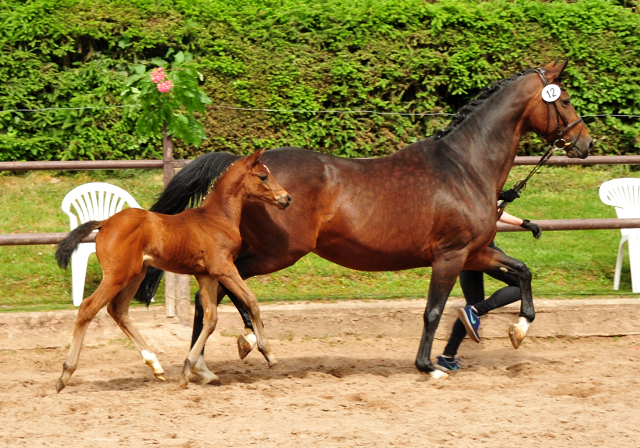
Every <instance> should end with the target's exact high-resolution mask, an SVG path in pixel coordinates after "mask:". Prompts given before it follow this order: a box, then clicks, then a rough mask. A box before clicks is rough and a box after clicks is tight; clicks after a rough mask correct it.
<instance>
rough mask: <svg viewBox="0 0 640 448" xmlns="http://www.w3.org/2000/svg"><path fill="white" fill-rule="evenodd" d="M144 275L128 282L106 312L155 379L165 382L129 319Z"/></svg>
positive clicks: (158, 364) (153, 356)
mask: <svg viewBox="0 0 640 448" xmlns="http://www.w3.org/2000/svg"><path fill="white" fill-rule="evenodd" d="M144 275H145V273H144V272H143V273H141V274H140V275H138V276H137V277H136V278H134V279H133V280H132V281H131V282H129V284H128V285H127V286H126V287H125V288H124V289H123V290H122V291H120V292H119V293H118V295H117V296H116V297H115V298H114V299H113V300H112V301H111V303H109V306H108V307H107V311H108V312H109V315H110V316H111V317H112V318H113V320H114V321H115V322H116V323H117V324H118V326H119V327H120V329H121V330H122V331H123V332H124V334H126V335H127V337H128V338H129V340H131V342H132V343H133V345H134V346H135V347H136V348H137V349H138V351H139V352H140V355H141V356H142V359H143V360H144V362H145V364H147V365H148V366H149V367H151V368H152V369H153V374H154V375H155V377H156V378H158V379H159V380H162V381H166V380H165V377H164V370H163V369H162V366H161V365H160V363H159V362H158V358H157V357H156V355H155V354H154V353H153V352H152V351H151V349H150V348H149V346H148V345H147V343H146V342H145V341H144V339H142V336H140V333H138V330H137V329H136V327H134V325H133V322H131V318H130V317H129V305H130V304H131V299H133V296H134V295H135V293H136V291H137V290H138V287H139V286H140V283H141V282H142V280H143V279H144Z"/></svg>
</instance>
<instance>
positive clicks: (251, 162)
mask: <svg viewBox="0 0 640 448" xmlns="http://www.w3.org/2000/svg"><path fill="white" fill-rule="evenodd" d="M264 150H265V148H262V149H258V150H257V151H256V152H254V153H253V154H251V155H250V156H247V158H246V159H245V163H246V164H247V166H250V167H251V166H255V165H257V164H258V162H259V161H260V156H262V153H263V152H264Z"/></svg>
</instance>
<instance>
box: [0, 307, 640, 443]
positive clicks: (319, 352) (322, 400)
mask: <svg viewBox="0 0 640 448" xmlns="http://www.w3.org/2000/svg"><path fill="white" fill-rule="evenodd" d="M144 313H151V311H149V310H140V311H139V312H138V314H140V315H142V314H144ZM67 314H69V316H71V317H73V315H74V314H75V313H67ZM156 314H157V313H156ZM264 314H265V315H266V314H268V313H264ZM298 314H299V313H298ZM56 316H59V314H56ZM69 316H67V317H69ZM36 317H37V319H36V318H35V317H31V318H30V320H29V322H30V323H31V326H32V328H31V329H30V330H29V329H27V328H26V327H24V325H22V324H20V323H19V322H18V323H16V324H15V327H16V328H13V329H12V328H10V326H9V325H8V324H7V323H6V321H5V322H4V324H2V322H0V330H3V331H4V333H2V332H0V336H2V335H4V336H2V337H0V342H2V344H0V347H2V349H0V428H2V430H1V431H0V446H3V447H4V446H7V447H23V446H24V447H27V446H28V447H41V446H51V447H63V446H64V447H138V446H140V447H146V446H158V447H184V448H187V447H205V446H213V447H244V446H250V445H256V446H265V447H271V446H274V447H275V446H277V447H314V448H315V447H355V446H364V447H388V446H402V447H438V446H443V447H475V446H486V447H492V448H498V447H509V448H512V447H513V446H517V447H556V448H565V447H598V446H603V447H614V446H615V447H638V446H640V405H639V404H638V403H640V373H639V372H638V369H639V367H640V336H638V335H630V336H616V337H579V338H573V337H553V338H550V337H534V338H530V339H528V340H527V341H526V342H525V343H524V345H523V347H521V348H520V349H519V350H517V351H515V350H514V349H513V348H511V345H510V344H509V341H508V339H507V338H495V339H488V340H486V341H483V342H482V343H481V344H474V343H473V342H470V341H465V342H464V343H463V345H462V348H461V351H460V356H461V357H462V359H463V361H464V370H462V371H459V372H458V373H456V374H455V375H452V376H451V377H449V378H448V379H444V380H437V381H436V380H432V379H429V378H428V377H427V376H426V375H423V374H421V373H419V372H418V371H417V370H416V369H415V368H414V365H413V362H414V358H415V354H416V351H417V349H418V343H419V340H418V338H419V333H417V334H415V335H413V336H412V337H391V336H386V335H385V334H384V333H380V334H378V335H377V336H371V335H368V334H367V333H366V332H360V334H353V335H349V334H344V333H339V332H338V331H336V332H335V333H336V334H339V335H338V336H332V335H330V334H327V335H325V336H322V337H302V336H298V335H295V334H292V333H290V334H289V336H287V337H282V336H280V337H279V338H273V337H272V338H270V340H271V343H272V347H273V349H274V351H275V353H276V355H277V356H278V358H279V360H280V362H281V364H283V365H284V367H283V368H282V369H281V370H280V371H271V370H269V368H268V367H267V365H266V362H265V361H264V360H263V358H262V357H261V355H260V354H259V353H257V352H254V353H252V354H251V355H250V356H249V357H248V358H247V359H246V360H244V361H240V360H239V359H238V357H237V351H236V347H235V339H234V338H233V336H232V334H231V333H233V331H231V330H225V329H224V328H222V329H221V330H222V331H221V330H220V329H219V330H218V331H216V333H215V334H214V335H213V336H212V337H211V339H210V340H209V343H208V345H207V364H208V366H209V368H210V369H211V370H212V371H214V372H216V373H217V374H218V375H219V376H220V379H221V383H222V384H221V385H220V386H204V387H203V386H199V385H196V384H191V385H190V386H189V388H188V389H187V390H184V389H178V388H177V386H176V382H177V376H178V374H179V372H180V370H181V368H182V361H183V359H184V357H185V355H186V352H187V350H188V345H189V341H188V331H190V330H189V329H184V328H183V329H180V327H181V326H179V324H175V323H174V324H171V325H168V324H158V323H155V324H149V325H148V326H147V327H146V328H142V327H141V333H142V334H143V336H144V337H145V338H146V339H147V340H148V342H149V343H150V345H151V346H152V347H154V349H156V354H157V355H158V358H159V360H160V362H161V364H162V365H163V367H164V369H165V371H166V373H167V380H168V381H167V382H161V381H158V380H156V379H155V378H154V377H153V374H152V372H151V369H149V368H148V367H147V366H146V365H144V364H143V362H142V361H141V358H140V355H139V354H138V352H137V351H136V350H134V349H132V347H131V345H130V344H129V343H128V341H126V340H125V339H123V338H124V335H122V334H121V333H120V336H118V335H117V333H108V332H106V330H105V332H101V330H100V327H101V325H103V324H102V323H98V324H96V325H94V328H92V329H90V330H89V333H90V334H91V333H92V332H93V333H94V334H95V337H94V338H93V339H91V338H88V339H87V345H85V348H84V350H83V352H82V355H81V358H80V365H79V367H78V370H77V371H76V372H75V374H74V376H73V377H72V379H71V381H70V383H69V385H68V386H67V388H66V389H64V390H63V391H62V392H61V393H60V394H56V391H55V380H56V378H57V377H58V376H59V375H60V372H61V369H62V363H63V362H64V360H65V358H66V356H67V348H66V347H64V346H60V347H55V344H54V343H53V342H50V343H51V344H52V345H53V347H52V348H22V349H10V348H7V346H8V341H9V342H10V341H11V340H13V341H17V340H18V338H19V337H20V335H21V336H22V339H23V340H26V339H28V338H37V337H40V338H44V340H40V341H39V342H38V344H36V345H39V346H40V347H47V340H49V341H52V339H51V338H50V337H48V336H47V334H48V333H47V332H48V331H50V330H51V328H52V325H53V324H51V322H53V321H52V320H49V321H47V322H48V324H47V323H46V322H44V320H43V318H42V317H38V316H37V315H36ZM134 317H135V316H134ZM56 319H58V320H61V319H59V317H57V318H56ZM62 320H64V319H62ZM382 320H383V319H381V321H382ZM488 320H489V319H488V318H487V321H488ZM103 321H104V322H106V321H107V319H103ZM43 322H44V323H43ZM56 322H57V321H56ZM134 322H135V319H134ZM222 323H224V322H222ZM60 325H62V326H63V327H64V329H63V330H62V332H63V333H64V334H65V337H70V334H71V331H72V325H70V324H69V323H68V322H66V323H65V322H63V323H62V324H60ZM104 325H106V324H104ZM172 325H173V327H172ZM444 325H447V323H444ZM483 325H484V322H483ZM487 325H489V324H488V323H487ZM233 326H234V325H230V326H229V328H231V327H233ZM223 327H224V326H223ZM236 327H237V325H236ZM47 328H48V329H47ZM267 330H269V328H268V325H267ZM11 331H14V333H11ZM16 331H17V333H16ZM109 331H111V330H109ZM57 332H58V331H56V333H57ZM181 332H182V333H181ZM113 335H116V336H115V337H114V336H113ZM2 338H4V339H2ZM18 345H20V344H16V346H18ZM443 347H444V340H438V341H436V344H435V346H434V356H435V355H436V354H439V353H441V351H442V348H443Z"/></svg>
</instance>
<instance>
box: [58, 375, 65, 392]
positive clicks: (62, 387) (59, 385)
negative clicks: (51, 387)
mask: <svg viewBox="0 0 640 448" xmlns="http://www.w3.org/2000/svg"><path fill="white" fill-rule="evenodd" d="M65 386H66V384H64V383H63V382H62V380H61V379H60V378H58V381H56V392H57V393H60V391H61V390H62V389H64V387H65Z"/></svg>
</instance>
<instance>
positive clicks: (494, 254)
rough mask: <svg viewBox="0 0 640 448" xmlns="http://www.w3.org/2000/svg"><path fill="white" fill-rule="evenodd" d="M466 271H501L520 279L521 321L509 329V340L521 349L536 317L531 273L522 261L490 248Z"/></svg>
mask: <svg viewBox="0 0 640 448" xmlns="http://www.w3.org/2000/svg"><path fill="white" fill-rule="evenodd" d="M464 269H471V270H474V271H483V272H488V271H491V270H501V271H502V272H509V273H511V274H513V275H515V276H516V277H517V278H518V282H519V286H520V293H521V294H522V296H521V301H520V320H519V322H518V323H517V324H513V325H511V328H510V329H509V339H510V340H511V344H512V345H513V347H514V348H516V349H517V348H518V347H520V344H521V343H522V340H523V339H524V338H525V336H526V335H527V331H528V330H529V327H530V326H531V323H532V322H533V320H534V319H535V317H536V312H535V308H534V306H533V292H532V291H531V271H530V270H529V268H527V265H525V264H524V263H523V262H522V261H520V260H517V259H515V258H511V257H509V256H507V255H505V254H504V253H502V252H500V251H497V250H494V249H492V248H490V247H487V248H486V249H484V251H482V252H480V253H479V254H478V255H477V256H476V257H474V258H473V259H472V260H469V261H468V262H467V264H465V267H464Z"/></svg>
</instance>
